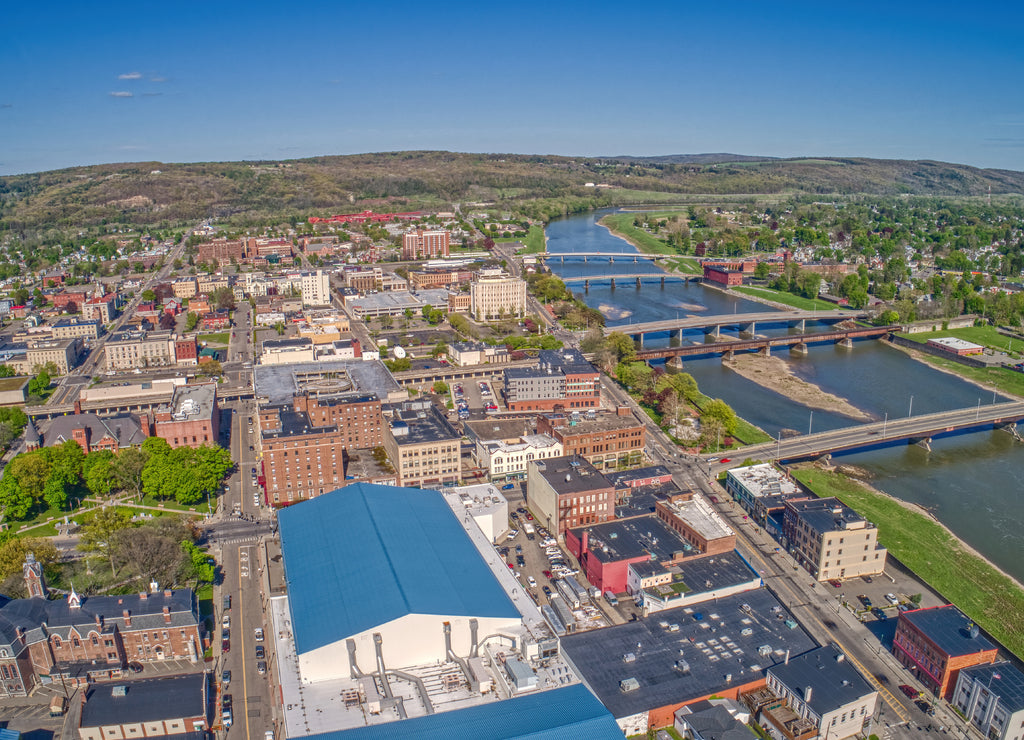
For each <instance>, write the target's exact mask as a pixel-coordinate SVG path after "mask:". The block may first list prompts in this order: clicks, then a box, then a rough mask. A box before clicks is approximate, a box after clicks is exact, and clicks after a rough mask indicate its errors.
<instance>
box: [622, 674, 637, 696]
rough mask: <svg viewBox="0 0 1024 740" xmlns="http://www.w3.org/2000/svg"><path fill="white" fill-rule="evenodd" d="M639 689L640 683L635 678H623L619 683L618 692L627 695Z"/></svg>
mask: <svg viewBox="0 0 1024 740" xmlns="http://www.w3.org/2000/svg"><path fill="white" fill-rule="evenodd" d="M639 688H640V682H639V681H637V680H636V679H635V678H624V679H622V680H621V681H619V691H622V692H623V693H626V694H628V693H629V692H630V691H636V690H637V689H639Z"/></svg>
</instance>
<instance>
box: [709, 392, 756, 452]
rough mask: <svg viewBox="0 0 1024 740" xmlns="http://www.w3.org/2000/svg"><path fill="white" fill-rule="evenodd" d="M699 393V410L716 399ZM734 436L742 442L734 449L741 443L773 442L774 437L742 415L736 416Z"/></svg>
mask: <svg viewBox="0 0 1024 740" xmlns="http://www.w3.org/2000/svg"><path fill="white" fill-rule="evenodd" d="M697 395H698V399H697V403H696V404H695V405H696V407H697V410H698V411H700V410H701V408H702V407H703V406H704V404H706V403H708V402H709V401H712V400H714V399H712V398H711V397H710V396H705V395H704V394H703V393H698V394H697ZM733 437H734V438H735V439H736V441H737V442H739V443H740V445H733V447H732V448H730V449H734V448H735V447H739V446H741V445H756V444H758V443H760V442H771V441H772V439H774V437H772V436H771V435H769V434H768V433H767V432H765V431H764V430H762V429H760V428H759V427H756V426H754V425H753V424H751V423H750V422H749V421H747V420H746V419H744V418H742V417H740V416H737V417H736V433H735V434H734V435H733ZM723 449H725V448H723Z"/></svg>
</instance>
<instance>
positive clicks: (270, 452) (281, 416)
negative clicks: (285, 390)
mask: <svg viewBox="0 0 1024 740" xmlns="http://www.w3.org/2000/svg"><path fill="white" fill-rule="evenodd" d="M259 425H260V448H261V451H262V453H263V463H262V480H261V482H262V484H263V486H264V490H265V491H266V497H267V501H268V502H269V503H272V504H284V503H291V502H293V501H298V500H301V499H305V498H313V497H314V496H319V495H320V494H321V493H324V492H326V491H333V490H334V489H335V488H337V487H338V486H339V485H340V484H342V483H343V482H344V479H345V464H344V451H345V450H347V449H357V448H372V447H378V446H380V445H381V444H382V443H383V431H382V427H383V420H382V417H381V403H380V398H379V397H378V396H377V395H375V394H359V393H339V394H315V393H309V392H307V393H302V394H298V395H296V396H295V397H294V398H293V399H292V402H291V403H290V404H277V405H267V406H264V407H262V408H261V409H260V411H259Z"/></svg>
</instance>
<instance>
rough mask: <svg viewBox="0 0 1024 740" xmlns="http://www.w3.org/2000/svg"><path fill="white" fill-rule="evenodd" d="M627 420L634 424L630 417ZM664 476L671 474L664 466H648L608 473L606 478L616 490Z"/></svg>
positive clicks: (633, 419)
mask: <svg viewBox="0 0 1024 740" xmlns="http://www.w3.org/2000/svg"><path fill="white" fill-rule="evenodd" d="M628 418H630V419H631V420H632V421H634V422H635V421H636V419H635V418H633V417H632V416H630V417H628ZM666 475H669V476H670V475H672V473H671V471H670V470H669V469H668V468H666V467H665V466H664V465H650V466H648V467H646V468H637V469H636V470H622V471H617V472H614V473H609V474H608V475H607V476H606V477H607V478H608V480H610V481H611V482H612V484H614V486H615V487H616V488H622V487H623V486H628V485H630V484H631V483H632V482H633V481H637V480H643V479H645V478H661V477H663V476H666Z"/></svg>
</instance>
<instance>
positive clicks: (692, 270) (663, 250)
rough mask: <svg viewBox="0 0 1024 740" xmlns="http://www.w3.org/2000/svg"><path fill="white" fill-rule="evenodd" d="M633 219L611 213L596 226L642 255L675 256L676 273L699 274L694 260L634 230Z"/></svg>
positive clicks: (655, 238)
mask: <svg viewBox="0 0 1024 740" xmlns="http://www.w3.org/2000/svg"><path fill="white" fill-rule="evenodd" d="M633 218H634V216H633V214H631V213H613V214H608V215H607V216H604V217H603V218H601V219H600V220H599V221H598V222H597V225H598V226H603V227H604V228H606V229H608V233H610V234H611V235H612V236H615V237H618V238H619V239H622V240H623V241H624V242H626V243H628V244H631V245H632V246H633V247H635V248H636V250H637V251H638V252H641V253H642V254H669V255H677V256H678V259H677V260H675V261H674V263H673V267H674V268H675V269H676V272H684V273H686V274H693V275H696V274H698V273H699V272H700V269H699V266H698V264H697V261H696V260H695V259H693V258H692V257H686V256H685V255H681V254H679V252H678V251H676V250H675V249H674V248H672V247H670V246H669V245H668V244H666V243H665V242H663V241H662V240H661V239H658V238H657V237H654V236H652V235H650V234H648V233H647V232H646V231H643V230H642V229H638V228H636V227H635V226H633V225H632V221H633ZM678 268H686V269H678Z"/></svg>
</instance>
